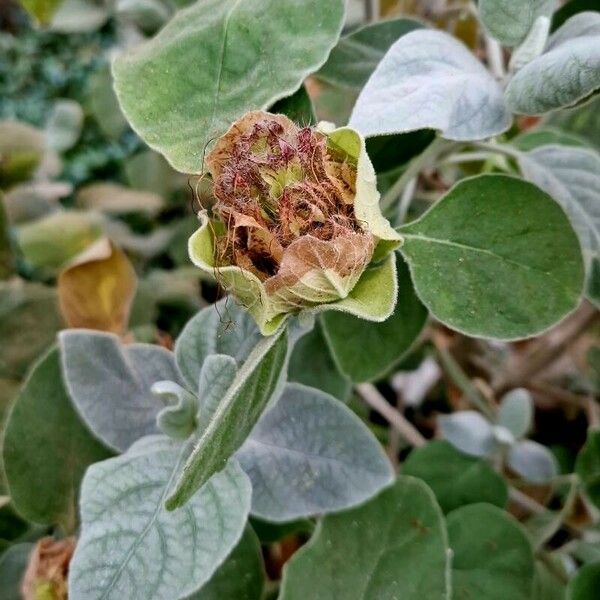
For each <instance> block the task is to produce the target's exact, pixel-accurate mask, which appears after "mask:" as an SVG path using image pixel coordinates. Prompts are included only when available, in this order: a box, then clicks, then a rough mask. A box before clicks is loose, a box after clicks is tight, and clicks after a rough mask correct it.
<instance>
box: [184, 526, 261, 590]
mask: <svg viewBox="0 0 600 600" xmlns="http://www.w3.org/2000/svg"><path fill="white" fill-rule="evenodd" d="M264 583H265V574H264V566H263V560H262V554H261V549H260V542H259V541H258V537H257V536H256V534H255V533H254V531H253V530H252V527H250V525H247V526H246V529H245V530H244V534H243V535H242V539H241V540H240V541H239V543H238V545H237V546H236V547H235V548H234V549H233V551H232V552H231V554H230V555H229V556H228V557H227V560H225V562H224V563H223V564H222V565H221V566H220V567H219V568H218V569H217V571H216V572H215V574H214V575H213V576H212V577H211V578H210V581H209V582H208V583H207V584H206V585H205V586H204V587H203V588H202V589H201V590H200V591H199V592H198V593H197V594H194V595H192V596H190V597H189V598H186V600H261V598H262V597H263V588H264Z"/></svg>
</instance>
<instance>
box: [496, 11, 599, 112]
mask: <svg viewBox="0 0 600 600" xmlns="http://www.w3.org/2000/svg"><path fill="white" fill-rule="evenodd" d="M492 1H493V0H492ZM599 87H600V14H599V13H597V12H591V11H590V12H583V13H580V14H578V15H576V16H574V17H572V18H571V19H569V20H568V21H567V22H566V23H565V24H564V25H563V26H562V27H561V28H560V29H559V30H558V31H557V32H555V33H554V34H553V35H552V36H551V37H550V41H549V43H548V46H547V48H546V52H545V53H544V54H542V55H541V56H540V57H538V58H536V59H535V60H532V61H531V62H530V63H529V64H527V65H525V66H524V67H523V68H522V69H521V70H520V71H519V72H518V73H517V74H516V75H515V76H514V77H513V78H512V79H511V80H510V82H509V84H508V86H507V88H506V93H505V96H506V102H507V103H508V106H509V107H510V108H511V110H512V111H513V112H516V113H520V114H525V115H541V114H543V113H547V112H550V111H552V110H556V109H558V108H564V107H566V106H573V105H574V104H576V103H577V102H579V101H580V100H583V99H584V98H586V97H587V96H589V95H591V94H592V93H593V92H594V91H595V90H597V89H598V88H599Z"/></svg>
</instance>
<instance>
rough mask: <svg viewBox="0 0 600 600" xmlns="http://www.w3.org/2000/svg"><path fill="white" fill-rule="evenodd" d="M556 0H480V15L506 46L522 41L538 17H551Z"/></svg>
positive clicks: (485, 25) (491, 31)
mask: <svg viewBox="0 0 600 600" xmlns="http://www.w3.org/2000/svg"><path fill="white" fill-rule="evenodd" d="M556 4H557V2H556V0H480V2H479V16H480V18H481V22H482V23H483V25H484V27H485V28H486V29H487V30H488V31H489V32H490V33H491V35H492V36H494V37H495V38H496V39H497V40H498V41H499V42H501V43H502V44H504V45H505V46H516V45H517V44H519V43H520V42H522V41H523V40H524V39H525V37H526V36H527V34H528V33H529V32H530V30H531V28H532V27H533V26H534V23H535V21H536V19H538V18H539V17H541V16H544V17H547V18H549V17H550V15H552V12H553V11H554V8H555V7H556Z"/></svg>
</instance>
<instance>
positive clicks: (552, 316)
mask: <svg viewBox="0 0 600 600" xmlns="http://www.w3.org/2000/svg"><path fill="white" fill-rule="evenodd" d="M400 233H401V234H402V235H403V237H404V245H403V246H402V248H401V252H402V254H403V255H404V257H405V258H406V260H407V262H408V264H409V267H410V270H411V275H412V278H413V282H414V284H415V289H416V291H417V294H418V295H419V297H420V298H421V301H422V302H423V303H424V304H425V305H426V306H427V307H428V308H429V310H430V311H431V312H432V313H433V315H434V316H435V317H436V318H437V319H439V320H440V321H442V322H443V323H445V324H446V325H448V326H449V327H452V328H453V329H456V330H458V331H461V332H464V333H466V334H467V335H472V336H482V337H488V338H498V339H517V338H522V337H526V336H531V335H535V334H538V333H540V332H542V331H544V330H545V329H547V328H548V327H550V326H551V325H553V324H554V323H556V322H558V321H559V320H561V319H562V318H563V317H564V316H566V315H567V314H568V313H569V312H571V311H572V310H573V309H574V308H576V306H577V304H578V303H579V300H580V297H581V291H582V287H583V262H582V257H581V250H580V246H579V241H578V240H577V237H576V235H575V233H574V231H573V228H572V227H571V224H570V223H569V220H568V219H567V217H566V215H565V214H564V212H563V210H562V209H561V208H560V206H558V205H557V204H556V203H555V202H554V201H553V200H552V198H550V197H549V196H548V195H546V194H545V193H544V192H542V191H541V190H540V189H539V188H537V187H535V186H534V185H532V184H530V183H527V182H525V181H522V180H520V179H516V178H514V177H509V176H506V175H480V176H478V177H473V178H471V179H466V180H463V181H461V182H460V183H458V184H457V185H455V186H454V188H452V189H451V190H450V192H448V193H447V194H446V196H444V198H442V199H441V200H440V201H439V202H438V203H437V204H435V205H434V206H433V207H432V208H431V209H429V211H427V212H426V213H425V214H424V215H423V216H422V217H421V218H420V219H418V220H417V221H413V222H412V223H409V224H408V225H405V226H403V227H401V228H400Z"/></svg>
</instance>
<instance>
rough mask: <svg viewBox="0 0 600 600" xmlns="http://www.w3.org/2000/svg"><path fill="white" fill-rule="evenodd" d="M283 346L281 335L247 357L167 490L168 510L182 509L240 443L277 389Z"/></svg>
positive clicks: (281, 367)
mask: <svg viewBox="0 0 600 600" xmlns="http://www.w3.org/2000/svg"><path fill="white" fill-rule="evenodd" d="M287 346H288V343H287V334H286V333H285V332H283V333H279V334H277V335H274V336H271V337H268V338H263V340H261V341H260V342H259V343H258V344H257V345H256V346H255V348H254V350H253V351H252V352H251V353H250V354H249V356H248V358H247V360H246V361H245V362H244V364H243V365H242V367H241V368H240V370H239V371H238V372H237V375H236V377H235V379H234V380H233V382H232V384H231V386H230V387H229V388H228V390H227V392H226V394H225V395H224V396H223V399H222V400H221V402H220V403H219V407H218V409H217V411H216V412H215V414H214V415H213V418H212V420H211V421H210V423H209V424H208V427H207V428H206V429H205V430H204V431H203V432H202V435H201V436H200V439H199V440H198V441H197V443H196V445H195V447H194V450H193V452H192V454H191V455H190V456H189V458H188V459H187V461H186V463H185V465H184V467H183V470H182V472H181V474H180V475H179V478H178V480H177V481H176V482H175V484H174V485H173V487H172V489H171V490H170V493H169V496H168V498H167V501H166V506H167V508H168V509H169V510H174V509H175V508H178V507H180V506H183V504H185V503H186V502H187V501H188V500H189V499H190V498H191V497H192V496H193V494H194V493H195V492H196V490H198V489H199V488H200V487H202V485H203V484H204V483H206V482H207V481H208V480H209V479H210V477H211V476H212V475H213V474H214V473H218V472H219V471H220V470H221V469H222V468H223V465H224V464H225V463H226V461H227V460H228V459H229V458H230V457H231V456H232V455H233V454H234V453H235V452H236V451H237V450H238V448H239V447H240V446H241V445H242V444H243V443H244V441H245V440H246V438H247V437H248V435H249V434H250V432H251V431H252V429H253V427H254V425H255V424H256V422H257V421H258V419H259V418H260V415H261V414H262V412H263V411H264V409H265V408H266V406H267V404H268V402H269V400H270V399H271V397H272V395H273V393H274V392H275V390H276V388H277V386H278V382H279V380H280V371H281V370H282V369H283V367H284V364H285V361H286V354H287Z"/></svg>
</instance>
